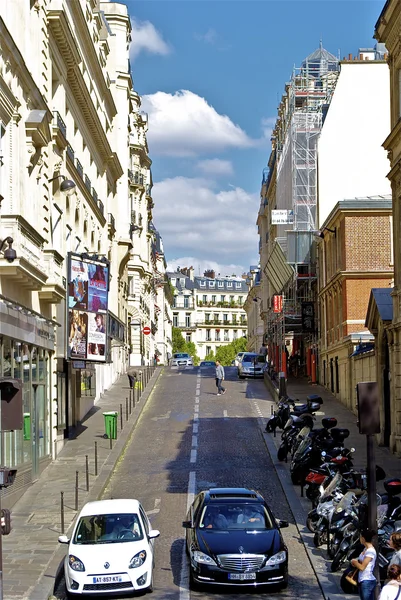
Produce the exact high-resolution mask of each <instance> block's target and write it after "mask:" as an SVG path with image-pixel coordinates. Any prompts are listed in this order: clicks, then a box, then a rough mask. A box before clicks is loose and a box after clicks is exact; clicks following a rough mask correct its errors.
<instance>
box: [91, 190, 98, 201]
mask: <svg viewBox="0 0 401 600" xmlns="http://www.w3.org/2000/svg"><path fill="white" fill-rule="evenodd" d="M92 198H93V199H94V201H95V202H97V201H98V199H99V196H98V195H97V191H96V190H95V188H92Z"/></svg>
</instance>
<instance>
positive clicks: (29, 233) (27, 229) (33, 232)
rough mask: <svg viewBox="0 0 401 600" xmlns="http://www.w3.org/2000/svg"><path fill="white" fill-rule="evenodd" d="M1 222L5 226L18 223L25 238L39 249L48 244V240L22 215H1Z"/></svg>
mask: <svg viewBox="0 0 401 600" xmlns="http://www.w3.org/2000/svg"><path fill="white" fill-rule="evenodd" d="M1 220H2V223H3V225H6V224H7V223H11V222H16V223H17V224H18V229H19V230H20V231H21V232H22V234H23V235H24V237H26V238H28V239H30V240H31V241H32V242H33V243H34V244H35V246H37V247H38V248H42V247H43V245H44V243H45V242H46V239H45V238H44V237H43V236H42V235H40V233H39V232H38V230H37V229H35V227H33V226H32V225H31V224H30V223H29V222H28V221H27V220H26V219H25V218H24V217H23V216H22V215H13V214H11V215H1Z"/></svg>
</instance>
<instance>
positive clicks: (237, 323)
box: [196, 320, 248, 329]
mask: <svg viewBox="0 0 401 600" xmlns="http://www.w3.org/2000/svg"><path fill="white" fill-rule="evenodd" d="M196 324H197V325H198V326H206V327H220V328H222V329H224V327H246V325H247V324H248V322H247V321H246V320H245V321H208V320H205V321H197V322H196Z"/></svg>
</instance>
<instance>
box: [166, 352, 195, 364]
mask: <svg viewBox="0 0 401 600" xmlns="http://www.w3.org/2000/svg"><path fill="white" fill-rule="evenodd" d="M171 366H172V367H192V366H193V362H192V356H190V355H189V354H187V353H186V352H176V353H175V354H173V358H172V360H171Z"/></svg>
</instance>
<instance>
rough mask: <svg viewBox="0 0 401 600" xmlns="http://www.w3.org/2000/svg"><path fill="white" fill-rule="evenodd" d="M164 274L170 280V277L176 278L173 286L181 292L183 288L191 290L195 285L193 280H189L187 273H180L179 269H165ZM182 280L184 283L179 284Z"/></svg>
mask: <svg viewBox="0 0 401 600" xmlns="http://www.w3.org/2000/svg"><path fill="white" fill-rule="evenodd" d="M166 275H167V277H168V278H169V280H170V281H171V279H175V280H176V282H175V285H174V287H175V288H176V289H177V290H178V291H179V292H182V291H183V290H193V289H194V287H195V286H194V282H193V281H191V279H190V278H189V277H188V276H187V275H184V274H183V273H180V271H167V272H166ZM182 280H184V285H181V281H182Z"/></svg>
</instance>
